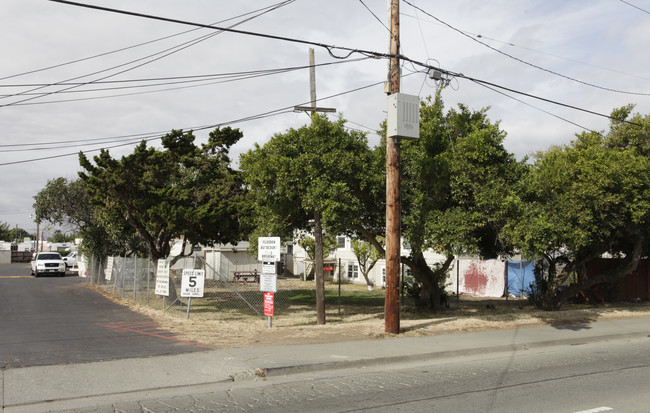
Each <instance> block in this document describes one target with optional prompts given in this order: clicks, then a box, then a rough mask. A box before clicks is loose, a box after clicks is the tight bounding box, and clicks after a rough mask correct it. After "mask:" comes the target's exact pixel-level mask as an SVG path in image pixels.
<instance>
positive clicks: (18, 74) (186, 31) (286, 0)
mask: <svg viewBox="0 0 650 413" xmlns="http://www.w3.org/2000/svg"><path fill="white" fill-rule="evenodd" d="M295 1H296V0H285V1H281V2H279V3H276V4H273V5H270V6H266V7H262V8H260V9H257V10H253V11H250V12H246V13H243V14H240V15H238V16H234V17H230V18H228V19H224V20H221V21H220V22H217V23H215V24H218V23H225V22H227V21H230V20H235V19H238V18H240V17H244V16H248V15H249V14H253V13H257V12H260V11H263V10H266V9H269V10H274V9H275V8H276V7H278V6H285V5H287V4H290V3H293V2H295ZM197 30H201V28H199V27H196V28H193V29H189V30H185V31H182V32H178V33H174V34H170V35H168V36H163V37H159V38H157V39H153V40H149V41H146V42H142V43H138V44H134V45H131V46H127V47H123V48H120V49H116V50H111V51H109V52H103V53H99V54H96V55H92V56H87V57H83V58H80V59H75V60H71V61H68V62H64V63H58V64H55V65H52V66H46V67H42V68H39V69H34V70H30V71H27V72H21V73H16V74H13V75H9V76H4V77H0V80H6V79H12V78H15V77H19V76H25V75H29V74H33V73H38V72H43V71H46V70H51V69H57V68H60V67H64V66H69V65H72V64H75V63H81V62H85V61H88V60H92V59H96V58H99V57H104V56H108V55H111V54H115V53H119V52H123V51H126V50H130V49H135V48H138V47H141V46H146V45H149V44H152V43H156V42H160V41H163V40H167V39H171V38H173V37H177V36H181V35H184V34H187V33H190V32H193V31H197Z"/></svg>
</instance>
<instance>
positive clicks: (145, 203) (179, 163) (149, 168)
mask: <svg viewBox="0 0 650 413" xmlns="http://www.w3.org/2000/svg"><path fill="white" fill-rule="evenodd" d="M241 136H242V134H241V132H240V131H239V130H237V129H231V128H224V129H216V130H214V131H213V132H211V133H210V136H209V139H208V142H207V143H206V144H203V145H201V147H198V146H196V145H195V144H194V139H195V137H194V135H193V134H192V133H191V132H187V133H183V132H182V131H179V130H173V131H172V132H171V133H168V134H167V135H165V136H164V137H163V138H162V145H163V149H160V150H159V149H155V148H148V147H147V144H146V142H144V141H143V142H142V143H141V144H140V145H138V146H137V147H136V148H135V150H134V152H133V153H132V154H130V155H127V156H124V157H122V159H121V160H116V159H113V158H112V157H111V156H110V154H109V152H108V151H106V150H102V151H101V153H100V155H99V156H95V157H94V161H95V165H93V164H92V163H91V162H90V161H89V160H88V159H87V158H86V156H85V155H84V154H83V153H81V154H80V156H79V158H80V163H81V166H82V167H83V168H84V169H85V171H86V172H81V173H80V174H79V175H80V177H81V179H82V180H83V181H84V182H85V183H86V185H87V187H88V191H89V194H90V201H91V202H92V203H93V204H95V205H99V206H101V207H102V209H104V210H105V211H106V212H107V213H108V214H109V215H111V214H117V215H119V216H121V217H122V218H123V219H124V220H125V221H126V222H127V223H128V224H129V225H130V226H131V227H133V228H134V229H135V231H136V232H137V234H138V236H139V238H140V240H141V241H142V243H143V245H144V246H145V249H146V251H147V252H148V254H149V256H150V257H151V259H153V260H157V259H160V258H166V257H167V256H168V255H169V253H170V249H171V244H170V242H171V240H173V239H175V238H181V237H182V238H183V239H184V240H185V241H186V242H188V243H191V244H193V245H197V244H204V245H214V244H215V243H228V242H231V243H237V242H238V241H241V240H242V239H243V237H244V232H243V228H242V226H241V225H240V223H241V217H240V214H243V213H244V212H245V208H244V204H243V202H242V201H243V199H244V195H245V192H244V189H243V186H242V182H241V179H240V177H239V174H238V173H237V171H235V170H233V169H231V168H230V159H229V157H228V151H229V148H230V147H231V146H232V145H233V144H235V143H236V142H237V141H238V140H239V139H240V138H241Z"/></svg>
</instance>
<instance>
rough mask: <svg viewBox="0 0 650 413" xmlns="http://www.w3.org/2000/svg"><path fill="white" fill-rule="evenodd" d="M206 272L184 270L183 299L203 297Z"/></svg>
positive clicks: (182, 280)
mask: <svg viewBox="0 0 650 413" xmlns="http://www.w3.org/2000/svg"><path fill="white" fill-rule="evenodd" d="M204 281H205V270H183V278H182V279H181V297H190V298H191V297H203V285H204Z"/></svg>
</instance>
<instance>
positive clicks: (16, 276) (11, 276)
mask: <svg viewBox="0 0 650 413" xmlns="http://www.w3.org/2000/svg"><path fill="white" fill-rule="evenodd" d="M0 278H32V276H31V275H0Z"/></svg>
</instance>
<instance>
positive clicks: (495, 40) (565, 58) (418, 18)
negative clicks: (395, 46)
mask: <svg viewBox="0 0 650 413" xmlns="http://www.w3.org/2000/svg"><path fill="white" fill-rule="evenodd" d="M415 12H416V15H415V16H412V15H410V14H406V13H401V15H402V16H406V17H410V18H412V19H416V20H417V21H418V24H419V22H420V21H421V20H424V21H425V22H428V23H432V24H436V25H439V26H444V25H443V24H442V23H438V22H436V21H433V20H426V19H420V17H419V16H417V10H416V11H415ZM459 30H460V31H462V32H463V33H464V34H465V35H466V36H474V37H476V38H479V39H487V40H490V41H493V42H497V43H501V44H503V45H505V46H509V47H515V48H518V49H523V50H526V51H529V52H533V53H538V54H542V55H545V56H550V57H553V58H556V59H561V60H566V61H568V62H574V63H578V64H581V65H584V66H590V67H595V68H597V69H601V70H605V71H608V72H612V73H616V74H619V75H624V76H629V77H635V78H637V79H643V80H650V78H648V77H645V76H640V75H636V74H632V73H627V72H623V71H621V70H617V69H612V68H609V67H605V66H600V65H596V64H593V63H588V62H583V61H582V60H578V59H574V58H571V57H566V56H561V55H558V54H555V53H551V52H547V51H544V50H537V49H533V48H532V47H527V46H522V45H518V44H515V43H513V42H507V41H503V40H500V39H495V38H494V37H490V36H486V35H484V34H480V33H473V32H470V31H467V30H462V29H459ZM425 48H426V45H425Z"/></svg>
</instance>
